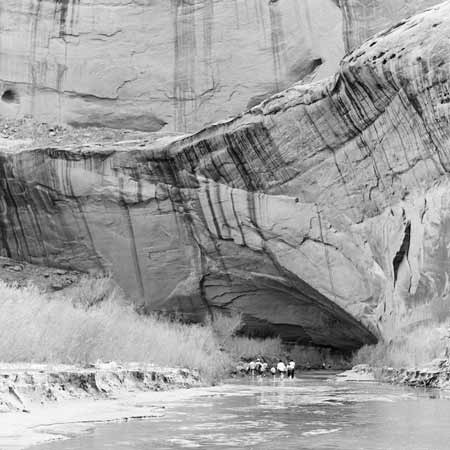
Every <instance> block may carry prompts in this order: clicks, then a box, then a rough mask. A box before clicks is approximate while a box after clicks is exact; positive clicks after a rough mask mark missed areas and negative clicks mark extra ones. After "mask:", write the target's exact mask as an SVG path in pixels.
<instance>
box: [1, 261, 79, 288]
mask: <svg viewBox="0 0 450 450" xmlns="http://www.w3.org/2000/svg"><path fill="white" fill-rule="evenodd" d="M82 276H83V274H81V273H80V272H77V271H70V270H65V269H56V268H53V267H42V266H38V265H35V264H29V263H26V262H24V261H15V260H13V259H10V258H4V257H0V280H1V281H4V282H5V283H7V284H14V285H17V286H19V287H22V286H27V285H28V284H29V283H32V284H33V285H34V286H36V287H38V288H39V290H42V291H44V292H53V291H60V290H61V289H65V288H67V287H69V286H73V285H75V286H76V285H77V283H78V282H79V281H80V279H81V278H82Z"/></svg>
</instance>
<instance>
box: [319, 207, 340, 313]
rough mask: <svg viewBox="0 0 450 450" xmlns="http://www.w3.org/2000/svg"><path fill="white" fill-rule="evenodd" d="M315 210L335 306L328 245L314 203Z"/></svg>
mask: <svg viewBox="0 0 450 450" xmlns="http://www.w3.org/2000/svg"><path fill="white" fill-rule="evenodd" d="M316 210H317V219H318V222H319V230H320V239H321V241H322V245H323V249H324V252H325V261H326V263H327V268H328V276H329V278H330V288H331V292H332V293H333V295H334V302H335V303H336V304H337V298H336V290H335V288H334V281H333V273H332V270H331V262H330V255H329V254H328V245H327V244H325V240H324V235H323V226H322V218H321V216H320V210H319V206H318V205H317V203H316Z"/></svg>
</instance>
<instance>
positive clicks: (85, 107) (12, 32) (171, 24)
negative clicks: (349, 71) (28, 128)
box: [0, 0, 344, 131]
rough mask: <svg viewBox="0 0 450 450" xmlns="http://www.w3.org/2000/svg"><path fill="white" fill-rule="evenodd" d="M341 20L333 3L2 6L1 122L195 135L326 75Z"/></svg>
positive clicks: (170, 0)
mask: <svg viewBox="0 0 450 450" xmlns="http://www.w3.org/2000/svg"><path fill="white" fill-rule="evenodd" d="M341 17H342V15H341V12H340V10H339V8H338V7H337V6H336V4H335V3H334V2H333V1H332V0H314V1H307V0H301V1H298V0H282V1H269V0H266V1H260V0H258V1H253V0H235V1H229V0H190V1H185V0H152V1H139V0H129V1H123V0H108V1H107V2H105V1H100V0H72V1H69V0H38V1H36V0H23V1H20V2H17V1H16V0H2V2H1V6H0V36H1V39H0V49H1V55H0V62H1V64H0V96H1V100H0V114H1V115H2V116H6V115H8V116H10V117H17V116H23V115H32V116H33V117H35V118H36V119H37V120H41V121H48V122H50V123H69V124H72V125H76V126H89V125H101V126H107V127H113V128H132V129H137V130H146V131H156V130H160V129H162V128H164V129H168V130H170V131H173V130H179V131H185V130H191V131H194V130H197V129H199V128H200V127H201V126H202V125H204V124H205V123H211V122H212V121H215V120H219V119H222V118H224V117H227V116H229V115H234V114H237V113H239V112H240V111H242V110H243V109H245V108H246V106H247V105H248V104H249V103H250V104H255V103H258V102H259V101H258V100H261V99H263V98H265V97H267V96H268V95H270V94H272V93H274V92H278V91H280V90H282V89H284V88H286V87H287V86H289V85H290V84H292V83H293V82H296V81H298V80H300V79H303V78H305V77H308V76H311V75H314V76H317V77H319V78H323V77H324V76H328V75H330V74H331V73H333V72H334V71H335V69H336V66H337V64H338V62H339V60H340V59H341V57H342V56H343V53H344V51H343V40H342V32H341V29H342V26H341V21H342V19H341ZM12 24H14V26H12Z"/></svg>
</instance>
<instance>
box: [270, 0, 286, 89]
mask: <svg viewBox="0 0 450 450" xmlns="http://www.w3.org/2000/svg"><path fill="white" fill-rule="evenodd" d="M279 8H280V7H279V5H278V4H277V3H273V2H271V3H270V4H269V14H270V36H271V41H272V57H273V70H274V78H275V89H276V90H277V91H278V90H280V89H281V87H280V82H281V80H282V79H283V61H282V53H283V50H284V45H285V37H284V31H283V19H282V17H281V11H280V9H279Z"/></svg>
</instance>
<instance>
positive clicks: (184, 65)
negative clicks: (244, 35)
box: [172, 0, 197, 131]
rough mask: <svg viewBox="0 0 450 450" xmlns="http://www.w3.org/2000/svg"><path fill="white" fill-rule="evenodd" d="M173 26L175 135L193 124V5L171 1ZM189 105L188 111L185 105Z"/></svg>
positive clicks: (181, 1)
mask: <svg viewBox="0 0 450 450" xmlns="http://www.w3.org/2000/svg"><path fill="white" fill-rule="evenodd" d="M172 9H173V22H174V35H175V36H174V46H175V48H174V55H175V61H174V75H173V102H174V116H175V117H174V119H175V131H187V130H188V128H189V123H188V119H189V120H190V121H195V111H196V95H195V72H196V67H197V41H196V23H195V5H194V4H193V3H189V2H186V1H185V0H172ZM188 104H189V105H190V107H189V111H188V110H187V105H188Z"/></svg>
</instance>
